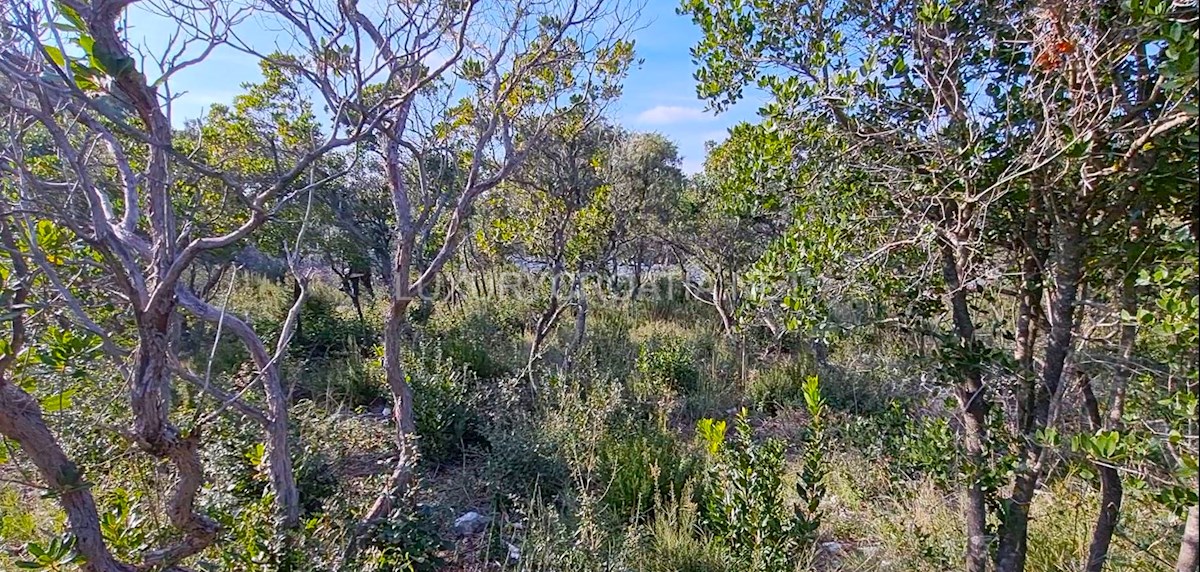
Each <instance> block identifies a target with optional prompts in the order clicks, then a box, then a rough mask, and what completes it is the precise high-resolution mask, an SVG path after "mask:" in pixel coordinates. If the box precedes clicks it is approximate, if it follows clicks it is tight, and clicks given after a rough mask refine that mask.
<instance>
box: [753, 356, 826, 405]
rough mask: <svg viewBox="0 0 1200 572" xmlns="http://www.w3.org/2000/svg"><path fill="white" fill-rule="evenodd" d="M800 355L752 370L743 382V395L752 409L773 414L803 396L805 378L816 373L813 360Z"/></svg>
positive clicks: (796, 401) (800, 399)
mask: <svg viewBox="0 0 1200 572" xmlns="http://www.w3.org/2000/svg"><path fill="white" fill-rule="evenodd" d="M804 356H805V354H799V355H797V356H793V357H790V358H785V359H783V360H781V361H778V362H776V363H774V364H772V365H770V366H768V367H766V368H764V369H760V370H757V371H755V372H754V373H753V374H752V375H751V376H750V379H749V380H748V382H747V384H746V397H747V398H748V399H749V400H750V403H752V404H754V407H755V409H757V410H759V411H763V412H765V413H767V414H774V413H775V412H777V411H778V410H779V409H780V408H781V407H784V406H787V405H794V404H797V403H800V402H801V401H802V400H803V399H804V380H805V379H807V378H809V377H811V376H813V375H815V374H816V367H815V364H813V362H812V359H811V358H808V357H804Z"/></svg>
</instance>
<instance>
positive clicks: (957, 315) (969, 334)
mask: <svg viewBox="0 0 1200 572" xmlns="http://www.w3.org/2000/svg"><path fill="white" fill-rule="evenodd" d="M959 256H960V253H958V252H957V251H956V250H955V248H954V247H953V246H951V245H945V246H943V248H942V278H943V279H944V280H945V282H946V289H947V290H948V295H949V299H948V305H949V306H950V315H951V318H952V320H953V322H954V332H955V335H956V337H957V338H958V341H959V343H960V344H962V345H963V347H964V348H965V349H968V350H969V349H971V348H973V347H974V346H975V344H976V342H975V324H974V323H973V321H972V320H971V308H970V306H969V305H968V304H967V292H966V290H964V289H963V287H962V277H961V275H960V273H959V272H960V270H959V263H958V261H959ZM985 389H986V388H985V387H984V385H983V379H982V372H980V370H979V368H978V367H977V366H972V365H968V366H967V367H966V370H965V371H964V372H963V377H962V379H961V380H960V381H959V384H958V387H957V388H955V396H956V397H957V399H958V405H959V409H960V410H961V412H962V416H963V445H964V449H965V450H966V453H967V460H968V462H969V463H970V465H971V467H970V470H969V471H968V474H969V475H970V476H969V482H968V484H967V495H966V505H965V506H964V507H963V517H964V518H965V520H966V528H967V570H968V571H969V572H984V571H985V570H986V569H987V562H988V533H987V491H985V490H984V486H983V482H982V481H981V479H980V478H979V474H978V473H979V472H980V471H982V470H983V468H984V466H985V461H986V455H985V451H986V448H985V427H986V420H987V408H988V401H987V399H988V398H987V395H986V394H985Z"/></svg>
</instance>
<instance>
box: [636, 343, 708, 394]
mask: <svg viewBox="0 0 1200 572" xmlns="http://www.w3.org/2000/svg"><path fill="white" fill-rule="evenodd" d="M635 367H636V369H637V371H638V374H639V377H640V380H639V381H640V385H641V387H643V388H645V389H646V390H650V391H653V390H654V389H659V388H663V389H670V390H673V391H679V392H685V393H686V392H689V391H694V390H695V389H696V388H697V387H698V386H699V383H700V372H699V371H698V370H697V369H696V366H695V364H694V363H693V362H692V352H691V350H690V349H689V348H688V347H687V346H686V345H685V344H684V343H683V341H682V340H679V339H677V338H666V339H652V340H650V341H647V342H645V343H643V344H642V346H641V348H639V350H638V357H637V361H636V362H635Z"/></svg>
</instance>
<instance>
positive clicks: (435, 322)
mask: <svg viewBox="0 0 1200 572" xmlns="http://www.w3.org/2000/svg"><path fill="white" fill-rule="evenodd" d="M523 326H524V324H523V322H522V320H521V318H520V316H519V313H518V308H516V307H514V306H513V305H511V304H499V303H497V302H496V301H493V300H481V301H477V302H471V303H468V304H467V305H465V306H464V307H461V308H453V309H446V311H444V312H441V313H434V315H433V317H432V318H431V319H430V320H429V326H428V328H427V332H426V333H427V334H428V335H429V336H430V338H431V341H435V342H436V343H437V344H438V347H439V348H440V351H441V355H442V356H443V357H444V358H446V359H448V360H450V361H452V362H453V363H455V364H457V365H460V366H466V367H468V368H470V369H471V371H472V372H474V373H475V375H477V376H479V377H480V378H481V379H497V378H502V377H504V376H506V375H508V374H510V373H512V372H513V371H514V370H515V369H516V368H515V367H514V364H516V363H518V361H519V359H520V358H519V356H518V354H519V353H520V352H519V350H518V347H517V340H518V338H519V336H520V333H521V331H522V329H523ZM521 363H523V362H521Z"/></svg>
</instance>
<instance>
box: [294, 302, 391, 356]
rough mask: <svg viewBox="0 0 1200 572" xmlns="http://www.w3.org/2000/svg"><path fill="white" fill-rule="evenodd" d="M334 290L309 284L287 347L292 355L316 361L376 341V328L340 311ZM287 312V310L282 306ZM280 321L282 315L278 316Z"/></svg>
mask: <svg viewBox="0 0 1200 572" xmlns="http://www.w3.org/2000/svg"><path fill="white" fill-rule="evenodd" d="M342 298H344V297H343V296H341V295H339V294H338V293H337V292H335V291H333V290H331V289H329V288H325V287H319V286H316V285H314V286H312V287H310V291H309V295H308V298H307V299H306V300H305V301H304V305H303V306H301V308H300V319H299V321H298V322H297V325H296V333H295V336H294V337H293V338H292V343H291V345H290V349H291V351H292V352H293V354H294V355H297V356H299V357H302V358H306V359H310V360H318V361H326V360H330V359H332V358H339V357H346V356H349V355H350V354H351V353H352V352H353V351H357V350H358V348H363V347H371V346H373V345H374V344H375V332H374V331H373V330H371V329H370V328H369V327H368V326H367V325H366V324H364V323H362V322H361V321H360V320H359V319H358V318H357V317H356V316H353V315H351V314H348V313H345V312H341V311H339V308H338V306H339V300H341V299H342ZM285 312H286V310H285ZM279 321H280V322H281V323H282V322H283V319H280V320H279Z"/></svg>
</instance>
